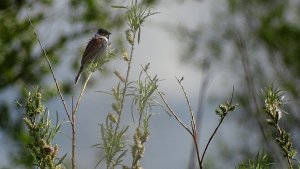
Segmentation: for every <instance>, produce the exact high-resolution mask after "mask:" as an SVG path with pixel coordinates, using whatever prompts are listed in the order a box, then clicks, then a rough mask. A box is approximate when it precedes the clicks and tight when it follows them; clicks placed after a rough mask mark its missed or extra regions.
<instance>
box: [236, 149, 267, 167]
mask: <svg viewBox="0 0 300 169" xmlns="http://www.w3.org/2000/svg"><path fill="white" fill-rule="evenodd" d="M270 168H271V160H270V157H269V156H268V155H267V154H264V153H261V154H260V153H257V155H256V157H255V158H254V159H250V160H248V162H242V164H240V165H239V166H238V169H270Z"/></svg>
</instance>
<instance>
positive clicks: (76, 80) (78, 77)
mask: <svg viewBox="0 0 300 169" xmlns="http://www.w3.org/2000/svg"><path fill="white" fill-rule="evenodd" d="M82 69H83V66H82V65H81V66H80V69H79V71H78V73H77V76H76V77H75V85H76V84H77V83H78V80H79V79H80V76H81V72H82Z"/></svg>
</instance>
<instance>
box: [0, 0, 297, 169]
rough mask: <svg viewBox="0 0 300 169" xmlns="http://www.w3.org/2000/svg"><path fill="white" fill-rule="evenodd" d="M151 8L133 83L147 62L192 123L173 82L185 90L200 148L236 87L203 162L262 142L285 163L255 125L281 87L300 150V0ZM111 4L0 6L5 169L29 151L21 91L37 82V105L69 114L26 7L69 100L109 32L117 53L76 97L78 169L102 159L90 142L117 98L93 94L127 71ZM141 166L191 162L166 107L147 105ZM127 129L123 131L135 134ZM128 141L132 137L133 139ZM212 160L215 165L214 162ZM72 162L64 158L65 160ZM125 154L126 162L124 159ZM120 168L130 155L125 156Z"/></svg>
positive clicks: (71, 1)
mask: <svg viewBox="0 0 300 169" xmlns="http://www.w3.org/2000/svg"><path fill="white" fill-rule="evenodd" d="M143 3H144V5H148V6H150V7H151V9H152V11H154V12H160V13H159V14H156V15H153V16H151V17H150V18H148V19H147V20H146V22H145V24H144V25H143V27H142V32H141V42H140V44H139V45H137V46H136V50H135V53H134V59H133V69H134V70H138V71H134V72H133V73H132V74H131V79H132V80H134V79H135V78H136V77H137V75H138V73H139V70H140V65H141V64H146V63H148V62H150V70H149V73H151V74H152V75H156V74H157V75H158V76H159V78H160V79H162V81H161V82H160V90H162V91H164V93H165V94H166V98H167V100H168V102H169V104H170V105H171V106H172V107H173V108H174V110H175V111H176V112H178V116H180V117H181V118H182V120H183V121H184V122H185V123H186V124H189V123H190V117H189V114H188V107H187V105H186V102H185V99H184V95H183V94H182V92H181V90H180V86H179V85H178V84H177V82H176V79H175V77H179V78H180V77H184V81H183V83H182V84H183V85H184V87H185V89H186V91H187V94H188V96H189V97H190V100H191V104H192V107H193V108H194V111H195V112H197V118H198V122H199V133H200V136H199V139H200V150H201V151H203V149H204V144H205V143H206V142H207V141H208V138H209V136H210V135H211V133H212V131H213V130H214V128H215V127H216V125H217V123H218V120H219V119H218V116H216V115H215V112H214V111H215V108H216V107H217V106H218V105H219V104H220V103H222V102H224V101H226V100H228V99H230V96H231V93H232V87H233V86H234V88H235V93H234V102H236V103H238V105H239V106H238V109H237V111H235V112H233V113H232V114H229V115H228V117H226V119H225V121H224V123H223V124H222V126H221V128H220V130H219V131H218V133H217V135H216V136H215V138H214V140H213V142H212V145H211V146H210V147H209V149H208V154H207V156H206V158H207V159H206V161H205V166H207V168H212V169H213V168H235V167H236V166H237V165H238V164H240V163H241V161H243V160H247V159H249V158H253V157H255V156H256V154H257V153H258V152H259V151H261V150H262V149H263V150H264V152H266V153H269V154H272V158H273V159H276V162H278V163H280V165H282V167H283V168H285V164H284V162H283V164H281V162H282V154H281V152H280V150H279V149H278V148H277V146H276V144H275V142H272V141H271V142H270V140H268V139H266V138H264V134H263V133H271V134H272V131H271V130H269V129H267V127H266V126H264V125H262V124H261V122H264V118H263V117H264V116H263V115H262V114H259V113H258V112H262V111H261V110H262V108H263V98H262V95H261V89H264V88H265V87H266V86H268V85H273V86H274V87H279V88H280V89H282V90H284V91H285V95H286V105H285V107H284V110H285V111H286V112H288V114H284V117H283V118H282V120H281V122H280V124H281V125H282V126H283V128H285V129H286V130H287V131H290V132H291V134H292V138H293V140H292V141H293V143H294V147H295V148H296V150H300V149H299V146H300V143H299V142H297V140H299V139H300V135H299V133H300V125H299V124H300V123H299V120H300V114H299V96H300V95H299V94H300V86H299V85H298V84H299V80H300V56H299V54H300V43H299V39H300V18H299V16H300V2H299V1H297V0H287V1H280V0H272V1H269V0H267V1H266V0H255V1H239V0H225V1H220V0H211V1H205V0H201V1H199V0H187V1H182V0H177V1H171V0H167V1H160V0H144V1H143ZM112 5H125V6H126V5H128V2H127V1H126V2H125V1H117V0H110V1H108V0H104V1H100V0H86V1H80V0H53V1H51V0H41V1H32V0H1V2H0V23H1V25H0V72H1V76H0V90H1V92H0V150H1V151H0V168H30V167H28V163H30V158H29V154H27V153H26V150H25V148H26V145H25V144H24V141H25V139H26V129H25V128H24V124H23V122H22V115H23V113H24V109H22V108H19V107H18V106H17V105H18V104H17V102H19V103H21V104H22V103H24V96H25V94H26V93H27V92H28V91H30V90H31V89H33V88H35V87H36V86H38V85H39V86H42V90H43V95H44V102H45V103H46V106H47V108H48V109H49V111H50V112H51V113H53V114H52V115H53V117H55V112H58V114H59V117H60V120H61V121H62V122H63V121H66V120H67V117H66V116H65V113H64V109H63V105H62V103H61V101H60V99H59V97H58V95H57V91H56V89H55V85H54V82H53V80H52V77H51V74H50V71H49V68H48V66H47V63H46V60H45V59H44V57H43V54H42V51H41V49H40V47H39V46H38V43H37V40H36V38H35V36H34V33H33V30H32V28H31V27H30V23H29V22H28V16H27V13H29V15H30V17H31V20H32V21H33V23H34V24H35V25H36V29H37V32H38V34H39V36H40V40H41V42H42V44H43V45H44V47H45V49H46V52H47V54H48V56H49V57H50V60H51V62H52V64H53V67H54V73H55V75H56V77H57V80H58V81H59V83H60V85H61V87H62V89H63V93H64V95H65V97H66V101H67V103H68V104H69V105H71V97H72V96H77V95H78V93H79V90H80V86H81V85H82V84H79V85H77V86H75V85H74V78H75V74H76V72H77V70H78V68H79V66H80V65H79V64H80V59H81V56H82V53H83V50H84V48H85V46H86V44H87V42H88V40H89V39H90V38H91V37H92V36H93V35H94V34H95V33H96V31H97V29H98V28H99V27H103V28H106V29H107V30H109V31H110V32H112V35H111V37H110V38H111V39H110V41H111V45H112V47H113V48H115V50H116V52H117V57H116V59H114V60H113V61H111V62H109V63H108V64H107V65H106V67H105V71H104V72H101V73H99V72H96V73H94V74H93V76H92V82H91V83H90V84H89V88H88V89H87V91H86V93H85V94H84V96H83V100H82V103H81V105H80V107H79V110H78V111H79V112H78V115H77V121H78V123H77V124H78V126H77V128H78V166H79V168H94V167H95V165H96V163H97V161H98V160H99V158H100V156H101V152H99V151H98V150H97V149H95V148H91V146H92V145H95V144H97V143H99V140H100V127H99V125H98V124H100V123H102V122H104V120H105V119H104V117H105V116H106V114H107V113H108V112H109V111H111V103H112V101H113V98H112V97H110V96H109V95H106V94H104V93H101V92H97V91H107V92H109V91H111V89H112V87H113V86H115V85H116V84H117V78H116V77H115V76H113V71H114V70H115V69H117V70H119V71H120V72H122V71H125V68H126V67H125V66H126V65H125V64H124V62H123V61H122V59H121V55H120V50H121V48H122V47H128V46H127V44H126V43H125V33H124V32H125V30H126V29H127V25H126V17H125V15H124V12H125V11H124V10H122V9H113V8H111V6H112ZM130 103H131V100H127V104H126V105H127V107H126V108H127V111H126V113H128V114H126V115H125V116H124V118H125V120H124V122H123V123H124V124H132V123H133V121H132V118H131V113H130ZM153 113H154V114H155V115H154V116H153V117H152V119H151V122H150V138H149V140H148V142H147V144H146V152H145V157H144V159H143V160H142V165H143V166H144V168H156V169H163V168H174V169H182V168H189V169H192V168H194V167H193V165H192V163H193V162H192V161H193V158H191V157H192V156H193V152H192V150H193V144H192V140H191V137H190V136H189V134H188V133H187V132H186V130H184V129H183V128H182V127H181V126H180V125H179V124H178V123H177V121H176V120H175V119H174V118H173V117H169V116H168V115H167V114H166V113H165V112H164V111H163V110H162V109H161V108H159V107H157V108H155V109H154V110H153ZM132 130H133V129H131V130H130V131H129V133H131V132H132ZM70 135H71V131H70V127H69V124H68V123H64V125H63V127H62V131H61V133H60V134H58V136H57V137H56V139H55V143H56V144H59V145H60V155H61V156H62V155H63V154H65V153H68V154H70V152H71V140H70V139H69V136H70ZM128 137H129V139H128V140H129V142H130V141H131V135H130V134H128ZM216 159H217V160H216ZM69 160H70V157H69V158H68V159H67V160H66V163H68V161H69ZM127 160H130V159H127ZM125 163H126V161H125Z"/></svg>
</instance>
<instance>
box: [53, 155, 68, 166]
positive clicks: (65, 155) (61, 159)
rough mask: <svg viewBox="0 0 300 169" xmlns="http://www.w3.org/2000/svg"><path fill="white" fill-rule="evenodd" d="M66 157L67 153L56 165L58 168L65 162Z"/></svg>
mask: <svg viewBox="0 0 300 169" xmlns="http://www.w3.org/2000/svg"><path fill="white" fill-rule="evenodd" d="M66 156H67V153H66V154H65V155H64V156H63V157H62V158H61V159H60V160H59V161H58V163H57V164H56V165H57V166H58V165H59V164H61V163H62V162H63V161H64V159H65V158H66Z"/></svg>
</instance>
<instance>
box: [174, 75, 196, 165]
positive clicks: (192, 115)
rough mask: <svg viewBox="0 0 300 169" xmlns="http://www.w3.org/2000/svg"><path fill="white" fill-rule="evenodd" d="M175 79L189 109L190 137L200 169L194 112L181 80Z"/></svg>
mask: <svg viewBox="0 0 300 169" xmlns="http://www.w3.org/2000/svg"><path fill="white" fill-rule="evenodd" d="M176 79H177V82H178V84H179V85H180V87H181V90H182V92H183V94H184V97H185V100H186V102H187V104H188V107H189V111H190V115H191V118H192V121H191V126H192V132H193V134H192V137H193V141H194V145H195V148H196V153H197V159H198V164H199V167H200V168H202V163H201V160H200V153H199V146H198V130H197V126H196V121H195V116H194V112H193V109H192V106H191V103H190V100H189V98H188V96H187V94H186V92H185V89H184V87H183V86H182V84H181V82H182V80H183V78H181V80H179V79H178V78H176Z"/></svg>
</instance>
